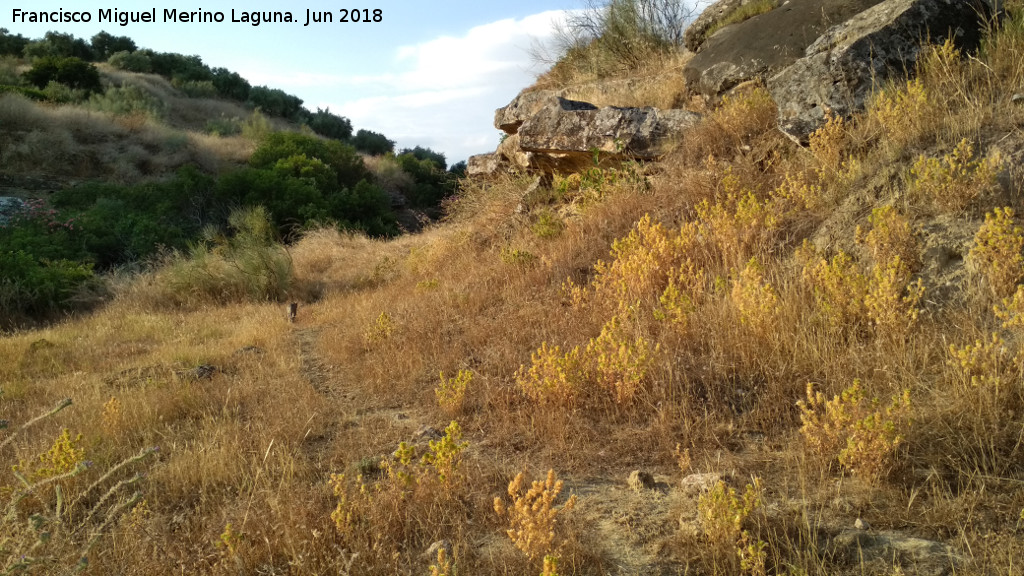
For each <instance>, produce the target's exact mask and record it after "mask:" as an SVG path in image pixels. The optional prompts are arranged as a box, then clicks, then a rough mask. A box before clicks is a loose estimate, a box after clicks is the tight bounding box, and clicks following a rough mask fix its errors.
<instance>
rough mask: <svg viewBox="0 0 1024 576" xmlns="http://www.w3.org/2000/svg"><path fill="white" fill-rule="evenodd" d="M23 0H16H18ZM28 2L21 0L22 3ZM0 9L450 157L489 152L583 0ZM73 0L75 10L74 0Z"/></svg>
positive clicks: (95, 3)
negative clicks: (547, 46)
mask: <svg viewBox="0 0 1024 576" xmlns="http://www.w3.org/2000/svg"><path fill="white" fill-rule="evenodd" d="M16 2H17V0H16ZM19 3H20V2H19ZM5 4H7V6H6V7H4V8H0V27H3V28H8V29H9V30H11V32H13V33H19V34H23V35H25V36H28V37H31V38H37V37H41V36H42V35H43V34H45V33H46V32H47V31H48V30H57V31H60V32H69V33H72V34H74V35H76V36H79V37H84V38H86V39H88V38H89V37H91V36H92V35H93V34H95V33H97V32H99V31H100V30H106V31H107V32H109V33H111V34H114V35H118V36H122V35H123V36H130V37H131V38H132V39H134V40H135V41H136V43H137V44H138V45H139V46H141V47H146V48H152V49H154V50H159V51H165V52H179V53H182V54H197V55H199V56H201V57H202V58H203V61H204V62H206V63H207V64H208V65H210V66H222V67H225V68H229V69H231V70H235V71H237V72H239V73H240V74H242V75H243V76H244V77H246V78H247V79H249V81H250V82H252V83H253V84H254V85H255V84H266V85H268V86H271V87H274V88H281V89H283V90H285V91H286V92H289V93H291V94H295V95H297V96H299V97H300V98H302V99H303V100H305V105H306V106H307V107H309V108H311V109H315V108H316V107H321V108H324V107H330V109H331V111H332V112H335V113H338V114H341V115H343V116H346V117H348V118H350V119H351V120H352V123H353V125H354V126H355V128H356V129H359V128H366V129H368V130H374V131H376V132H382V133H384V134H386V135H387V136H388V137H389V138H391V139H392V140H397V141H398V145H399V147H407V146H408V147H411V146H414V145H422V146H428V147H430V148H433V149H435V150H438V151H441V152H444V153H445V154H446V155H447V157H448V159H449V161H450V162H455V161H458V160H463V159H465V158H466V157H467V156H469V155H470V154H475V153H480V152H490V151H493V149H494V148H495V146H497V144H498V139H499V134H498V132H497V131H496V130H495V129H494V127H493V125H492V121H493V115H494V109H495V108H498V107H500V106H503V105H505V104H506V103H508V101H509V100H511V99H512V98H513V97H514V96H515V95H516V93H518V92H519V90H520V89H522V88H524V87H525V86H527V85H529V84H530V83H531V82H532V81H533V79H534V78H535V77H536V75H537V74H538V73H539V72H541V71H542V70H541V69H538V67H537V66H536V65H535V64H534V63H533V62H532V61H531V59H530V56H529V54H528V49H529V48H530V46H531V43H533V42H536V41H540V42H543V41H545V39H546V38H547V37H548V36H549V34H550V32H551V28H552V22H553V21H554V20H556V19H559V18H561V17H563V15H564V11H565V10H568V9H575V8H579V7H580V3H579V2H578V1H577V0H547V1H539V0H520V1H518V2H487V1H484V2H480V1H476V2H471V1H467V0H455V1H448V2H423V1H410V0H368V1H365V2H352V1H351V0H349V1H346V2H342V3H335V2H323V1H320V0H298V1H291V2H287V1H284V0H281V1H277V2H275V1H268V0H250V1H249V2H196V3H195V4H193V5H186V4H183V3H180V0H179V2H169V1H167V0H151V1H137V0H121V1H118V2H115V1H113V0H109V1H108V0H86V1H80V0H64V1H61V2H51V1H45V2H33V3H29V2H25V3H23V4H21V6H18V5H17V4H14V5H11V3H5ZM69 6H73V7H69ZM344 7H349V8H366V9H370V10H373V9H380V10H381V11H382V16H383V21H382V22H380V23H347V24H342V23H339V22H338V21H337V20H338V18H339V16H340V14H339V12H338V9H339V8H344ZM14 8H19V9H21V10H26V11H28V10H34V11H53V10H60V9H61V8H63V10H65V11H72V10H75V11H87V12H90V13H91V15H92V18H93V22H91V23H61V24H29V23H20V22H12V15H13V9H14ZM111 8H116V9H118V10H121V11H133V10H136V11H137V10H147V11H148V10H151V9H153V8H155V9H156V11H157V18H158V22H156V23H131V24H128V25H127V26H124V27H122V26H120V25H118V24H117V23H102V24H101V23H98V22H97V21H96V20H97V18H98V12H99V10H101V9H111ZM165 8H166V9H172V8H176V9H178V10H207V11H221V12H223V13H224V14H225V15H226V19H225V21H224V22H221V23H163V22H161V21H160V20H162V13H163V10H164V9H165ZM232 9H234V10H235V12H236V14H238V13H241V12H243V11H254V10H255V11H268V10H269V11H291V12H292V14H293V15H294V17H295V18H296V19H297V20H298V22H297V23H293V24H288V23H267V24H262V25H260V26H255V27H254V26H252V25H250V24H245V23H232V22H231V21H230V20H231V10H232ZM307 9H308V10H312V11H328V12H331V13H332V14H333V15H334V18H335V22H334V23H322V24H311V25H309V26H304V25H303V24H304V23H305V21H306V10H307Z"/></svg>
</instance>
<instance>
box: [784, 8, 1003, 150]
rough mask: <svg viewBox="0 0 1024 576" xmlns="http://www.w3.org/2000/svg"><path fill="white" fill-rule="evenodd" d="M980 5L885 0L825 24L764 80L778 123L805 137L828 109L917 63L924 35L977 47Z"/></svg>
mask: <svg viewBox="0 0 1024 576" xmlns="http://www.w3.org/2000/svg"><path fill="white" fill-rule="evenodd" d="M792 1H793V2H796V1H797V0H792ZM985 8H986V5H984V4H983V3H981V2H971V1H966V0H886V1H885V2H883V3H881V4H878V5H876V6H873V7H871V8H868V9H867V10H865V11H863V12H861V13H859V14H857V15H855V16H853V17H852V18H850V19H848V20H846V21H845V22H843V23H842V24H839V25H837V26H834V27H832V28H830V29H828V30H827V31H826V32H825V33H824V34H822V35H821V36H820V37H819V38H818V39H817V40H815V41H814V42H813V43H812V44H811V45H810V46H808V48H807V50H806V55H805V56H804V57H803V58H801V59H799V60H797V61H796V62H794V63H793V64H792V65H791V66H789V67H788V68H786V69H785V70H782V71H781V72H779V73H778V74H777V75H775V76H773V77H772V78H771V79H770V80H769V81H768V88H769V90H770V91H771V94H772V97H773V98H774V99H775V102H776V104H778V106H779V128H780V129H781V130H782V131H783V132H785V133H786V134H787V135H789V136H790V137H791V138H793V139H795V140H797V141H800V142H806V141H807V137H808V135H809V134H811V133H812V132H813V131H814V130H816V129H817V128H818V127H820V126H821V125H822V123H823V122H824V117H825V113H826V110H831V111H832V112H833V113H835V114H837V115H840V116H849V115H850V114H852V113H853V112H855V111H857V110H860V109H862V108H863V107H864V105H865V100H866V99H867V97H868V96H869V95H870V93H871V91H872V90H873V89H874V88H875V87H877V86H879V85H881V84H882V83H884V82H885V81H886V80H887V79H889V78H891V77H893V76H894V75H904V74H906V73H907V72H912V71H913V70H914V67H915V65H916V62H917V58H918V56H919V54H920V52H921V50H922V41H924V40H929V41H931V42H937V43H941V42H943V41H945V39H946V38H952V39H953V41H954V42H955V43H956V44H957V46H958V47H959V48H963V49H973V48H976V47H977V46H978V43H979V42H980V40H981V33H982V18H983V17H984V15H985V13H986V10H985Z"/></svg>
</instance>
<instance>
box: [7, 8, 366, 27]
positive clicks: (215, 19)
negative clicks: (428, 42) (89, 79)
mask: <svg viewBox="0 0 1024 576" xmlns="http://www.w3.org/2000/svg"><path fill="white" fill-rule="evenodd" d="M338 12H339V13H340V15H339V17H338V22H343V23H345V22H381V21H383V19H384V13H383V10H381V9H379V8H378V9H369V8H365V9H355V8H353V9H343V10H338ZM157 15H158V12H157V9H156V8H151V9H149V10H148V11H147V10H132V11H125V10H118V9H117V8H113V9H111V8H106V9H103V8H101V9H99V10H97V11H96V22H98V23H103V22H110V23H116V24H119V25H121V26H127V25H128V24H133V23H142V22H158V21H162V22H175V23H196V24H208V23H219V22H235V23H244V24H250V25H252V26H259V25H260V24H268V23H279V22H301V20H297V19H296V18H295V16H294V15H293V14H292V13H291V12H289V11H275V10H263V11H247V10H241V11H236V10H235V9H234V8H232V9H231V19H230V20H228V19H227V17H226V16H225V14H224V12H221V11H219V10H218V11H210V10H202V9H200V10H194V11H185V10H177V9H167V8H165V9H164V10H163V11H162V14H161V15H162V16H163V20H158V19H157ZM305 16H306V18H305V23H304V24H303V26H309V25H310V24H311V23H322V22H334V21H335V20H334V14H333V13H332V12H324V11H312V10H308V9H307V10H306V14H305ZM92 21H93V14H92V12H82V11H65V10H64V9H63V8H61V9H59V10H54V11H52V12H47V11H41V12H36V11H33V10H22V9H20V8H14V9H13V10H12V11H11V22H13V23H21V24H23V23H33V24H35V23H42V24H63V23H79V22H92Z"/></svg>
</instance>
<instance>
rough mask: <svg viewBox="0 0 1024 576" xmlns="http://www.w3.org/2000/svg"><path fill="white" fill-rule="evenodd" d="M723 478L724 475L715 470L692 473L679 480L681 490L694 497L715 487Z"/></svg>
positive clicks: (684, 493)
mask: <svg viewBox="0 0 1024 576" xmlns="http://www.w3.org/2000/svg"><path fill="white" fill-rule="evenodd" d="M721 479H722V475H721V474H717V473H714V472H708V473H704V474H690V475H689V476H687V477H685V478H683V479H682V480H680V481H679V490H680V491H681V492H682V493H683V495H685V496H687V497H690V498H693V497H696V496H699V495H700V494H702V493H704V492H707V491H708V490H711V489H712V488H714V487H715V484H718V482H719V480H721Z"/></svg>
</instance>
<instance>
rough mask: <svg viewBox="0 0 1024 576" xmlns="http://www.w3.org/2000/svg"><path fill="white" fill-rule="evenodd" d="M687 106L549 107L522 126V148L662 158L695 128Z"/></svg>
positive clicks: (566, 152)
mask: <svg viewBox="0 0 1024 576" xmlns="http://www.w3.org/2000/svg"><path fill="white" fill-rule="evenodd" d="M699 119H700V116H699V115H698V114H694V113H693V112H687V111H686V110H659V109H657V108H650V107H647V108H616V107H607V108H600V109H596V108H595V109H590V110H580V109H576V108H574V107H571V106H570V107H568V108H567V107H564V106H562V105H561V104H558V105H554V106H547V107H545V108H543V109H542V110H540V111H539V112H537V113H536V114H534V115H533V117H531V118H530V119H529V120H527V121H526V122H525V123H523V125H522V126H521V127H520V128H519V133H518V134H519V138H520V140H519V146H520V148H522V149H523V150H524V151H526V152H533V153H534V154H535V155H536V154H572V155H581V154H582V155H584V156H586V157H590V156H591V155H592V154H593V152H594V151H597V152H602V153H607V154H611V155H615V156H623V157H628V158H633V159H640V160H652V159H654V158H657V157H658V156H661V155H662V154H663V153H664V151H665V145H666V144H667V143H668V142H669V141H670V140H671V139H672V138H673V137H676V136H678V135H679V134H681V133H682V132H683V131H684V130H686V129H688V128H690V127H692V126H694V125H695V124H696V123H697V121H698V120H699Z"/></svg>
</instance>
